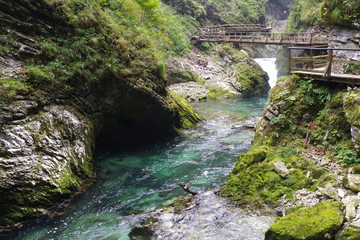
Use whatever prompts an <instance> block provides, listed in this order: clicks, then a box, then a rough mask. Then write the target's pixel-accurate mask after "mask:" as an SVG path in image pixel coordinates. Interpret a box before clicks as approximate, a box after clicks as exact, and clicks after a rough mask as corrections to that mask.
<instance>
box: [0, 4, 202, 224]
mask: <svg viewBox="0 0 360 240" xmlns="http://www.w3.org/2000/svg"><path fill="white" fill-rule="evenodd" d="M132 4H133V6H134V7H137V8H138V9H139V11H144V10H143V9H142V8H141V6H140V5H138V4H137V3H135V2H132ZM69 6H70V7H69ZM68 7H69V8H68ZM121 7H122V6H121V4H119V5H110V3H109V4H108V3H106V2H103V4H102V5H100V4H98V3H97V2H95V1H86V2H81V1H80V2H79V1H71V0H69V1H37V0H36V1H35V0H34V1H33V0H30V1H21V0H20V1H15V0H10V1H8V0H6V1H3V0H0V29H1V31H2V32H3V33H4V35H2V36H1V38H0V42H1V43H2V44H1V45H0V100H1V101H0V212H1V217H0V226H1V229H0V231H2V230H10V229H12V228H13V227H14V226H18V227H19V226H21V225H22V223H23V222H24V221H26V220H29V219H32V218H34V217H36V216H39V215H41V214H45V215H51V214H53V211H50V210H49V209H52V210H56V208H54V207H56V206H57V205H58V204H59V203H60V202H61V201H63V200H64V199H68V198H70V197H71V196H72V195H73V194H74V193H76V192H78V191H80V190H82V189H83V188H84V187H85V186H86V183H89V182H90V181H91V179H92V178H93V177H94V172H93V162H92V155H93V151H94V146H95V139H96V138H97V139H98V141H97V147H98V146H100V145H111V144H116V146H123V145H124V144H131V143H136V142H139V140H140V139H142V138H160V137H165V136H171V135H176V134H179V129H181V128H188V127H191V126H193V125H194V124H195V123H196V122H197V121H199V117H198V116H197V115H196V114H195V113H194V112H193V110H192V108H191V107H190V106H189V105H188V104H187V103H186V102H185V101H184V100H183V99H181V98H179V97H178V96H175V95H173V94H171V93H170V92H168V90H167V89H166V79H165V77H164V76H163V75H162V69H163V68H164V65H163V63H162V62H161V60H159V59H160V57H159V56H157V54H158V53H156V54H155V52H156V51H155V50H154V49H153V48H154V46H153V43H151V42H149V41H150V40H147V39H145V38H142V39H137V40H136V41H132V40H131V38H132V37H134V36H135V37H144V33H143V32H136V31H137V29H139V25H140V24H146V23H143V21H141V19H140V20H139V21H141V22H139V24H138V25H137V27H136V29H135V28H133V26H132V25H130V26H127V27H126V28H124V25H126V24H131V23H132V22H131V21H132V18H129V19H130V20H129V19H126V20H128V22H125V23H123V22H121V21H120V20H119V19H118V15H116V14H118V13H119V12H121V11H125V10H123V9H122V8H121ZM125 7H128V6H125ZM156 7H159V6H157V5H156V6H155V8H156ZM105 12H106V14H105ZM126 13H127V14H130V13H129V11H127V12H126ZM135 13H137V12H135ZM133 17H134V19H136V16H133ZM121 20H124V19H123V18H122V19H121ZM134 21H135V20H134ZM122 24H124V25H122ZM144 28H145V27H144ZM131 30H133V31H134V32H132V31H131ZM119 31H123V32H121V34H120V33H119ZM124 31H125V32H126V34H125V33H124ZM132 34H133V35H132ZM130 42H131V44H130Z"/></svg>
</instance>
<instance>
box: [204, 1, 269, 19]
mask: <svg viewBox="0 0 360 240" xmlns="http://www.w3.org/2000/svg"><path fill="white" fill-rule="evenodd" d="M267 1H268V0H247V1H239V0H227V1H226V0H225V1H224V0H211V1H210V2H211V3H212V4H213V5H214V6H215V8H216V9H217V10H218V11H219V15H220V16H221V17H222V19H223V20H224V21H225V22H227V23H259V22H264V21H265V7H266V3H267Z"/></svg>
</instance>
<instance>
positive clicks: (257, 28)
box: [200, 23, 272, 33]
mask: <svg viewBox="0 0 360 240" xmlns="http://www.w3.org/2000/svg"><path fill="white" fill-rule="evenodd" d="M271 29H272V26H271V23H270V24H224V25H212V26H206V27H204V28H201V29H200V32H203V33H234V32H268V31H270V30H271Z"/></svg>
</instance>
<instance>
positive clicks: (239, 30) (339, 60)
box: [192, 24, 360, 85]
mask: <svg viewBox="0 0 360 240" xmlns="http://www.w3.org/2000/svg"><path fill="white" fill-rule="evenodd" d="M271 29H272V27H271V24H270V25H262V24H225V25H214V26H207V27H204V28H201V29H200V31H199V34H198V36H195V37H193V38H192V39H193V40H196V41H199V42H219V43H240V44H241V43H244V44H262V45H288V46H297V47H288V51H289V52H288V56H289V59H288V60H289V69H288V72H289V74H299V75H304V76H310V77H312V78H314V79H315V80H323V81H330V82H339V83H346V84H354V85H360V61H356V60H347V59H348V58H349V55H353V56H354V57H353V59H359V57H360V49H339V48H336V49H335V48H327V46H328V43H329V36H328V35H326V34H319V33H272V32H270V30H271ZM296 51H301V52H298V54H297V56H296V54H295V52H296ZM349 51H350V52H351V54H349ZM344 52H347V54H344ZM304 53H305V54H307V55H308V56H306V57H299V55H303V54H304ZM341 56H343V57H341Z"/></svg>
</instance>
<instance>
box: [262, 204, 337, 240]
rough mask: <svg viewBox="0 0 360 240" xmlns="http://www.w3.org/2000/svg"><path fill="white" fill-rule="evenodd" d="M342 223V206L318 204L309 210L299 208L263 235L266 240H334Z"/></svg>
mask: <svg viewBox="0 0 360 240" xmlns="http://www.w3.org/2000/svg"><path fill="white" fill-rule="evenodd" d="M343 221H344V216H343V214H342V204H341V203H339V202H330V201H327V202H320V203H318V204H316V205H315V206H313V207H311V208H300V209H297V210H295V211H294V212H292V213H290V214H289V215H287V216H285V217H282V218H280V219H279V221H277V222H276V223H275V224H274V225H272V226H271V227H270V229H269V230H268V231H267V232H266V234H265V239H266V240H300V239H301V240H328V239H334V237H335V234H336V232H337V231H338V230H339V229H340V228H341V226H342V223H343Z"/></svg>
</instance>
